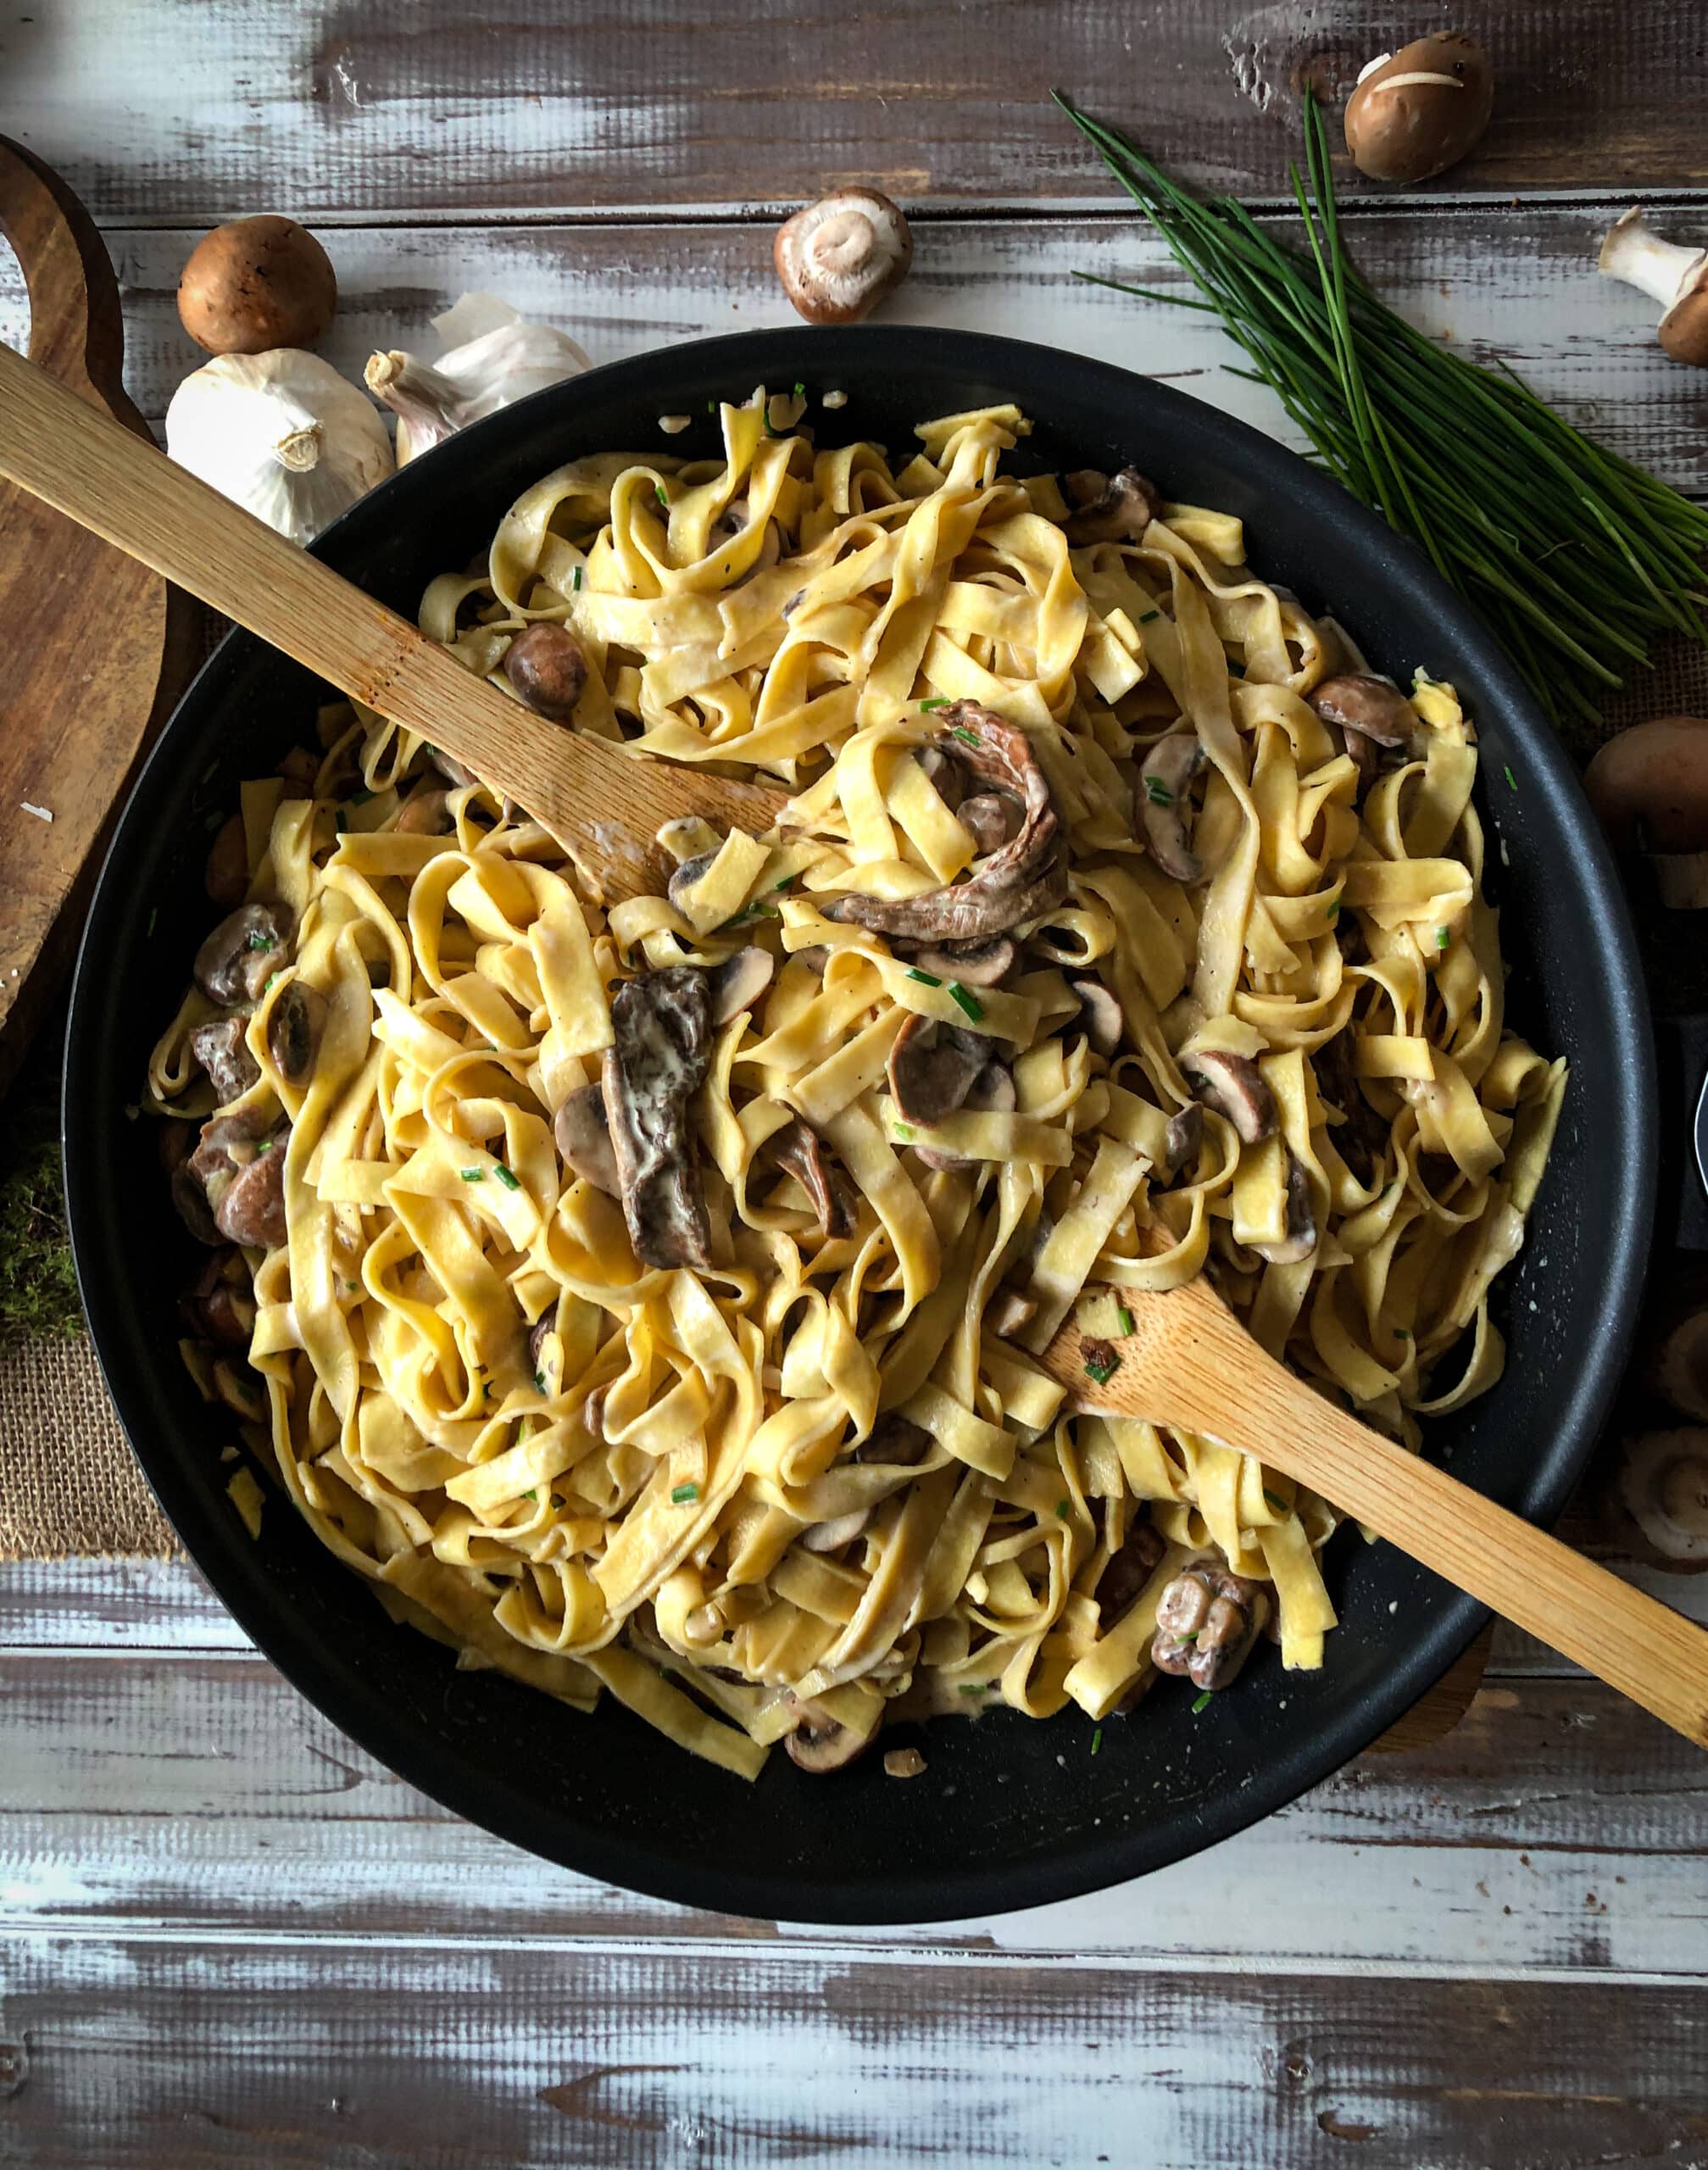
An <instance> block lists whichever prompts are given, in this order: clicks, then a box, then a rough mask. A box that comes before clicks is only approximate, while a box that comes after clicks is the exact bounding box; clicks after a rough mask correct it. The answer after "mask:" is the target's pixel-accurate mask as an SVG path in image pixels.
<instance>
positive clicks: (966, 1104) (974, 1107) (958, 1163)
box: [915, 1058, 1020, 1168]
mask: <svg viewBox="0 0 1708 2170" xmlns="http://www.w3.org/2000/svg"><path fill="white" fill-rule="evenodd" d="M1019 1104H1020V1095H1019V1094H1018V1093H1016V1092H1015V1084H1014V1075H1013V1072H1012V1071H1010V1069H1009V1068H1008V1066H1007V1065H1006V1064H1005V1063H1002V1062H999V1061H997V1060H994V1058H993V1060H990V1061H989V1062H987V1063H986V1065H985V1066H984V1068H983V1069H982V1070H981V1071H980V1072H979V1073H978V1075H977V1077H975V1078H974V1079H973V1081H972V1083H971V1085H970V1086H969V1087H968V1088H967V1095H966V1098H965V1099H964V1100H963V1101H962V1102H961V1108H962V1110H964V1111H965V1113H966V1114H968V1115H997V1116H1004V1115H1012V1114H1013V1113H1014V1110H1015V1108H1016V1107H1018V1106H1019ZM915 1150H916V1151H917V1152H918V1154H919V1157H920V1159H921V1160H923V1161H924V1163H925V1165H926V1167H928V1168H971V1167H976V1166H978V1163H977V1162H976V1160H968V1159H967V1158H966V1157H965V1155H962V1154H960V1153H945V1152H944V1151H943V1149H941V1148H940V1147H938V1146H935V1145H921V1146H919V1147H917V1148H916V1149H915Z"/></svg>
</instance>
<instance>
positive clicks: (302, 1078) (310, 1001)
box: [267, 979, 326, 1090]
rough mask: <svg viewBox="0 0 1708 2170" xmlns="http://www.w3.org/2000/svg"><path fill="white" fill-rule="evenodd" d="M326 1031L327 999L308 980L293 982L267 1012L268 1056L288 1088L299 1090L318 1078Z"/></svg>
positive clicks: (282, 991)
mask: <svg viewBox="0 0 1708 2170" xmlns="http://www.w3.org/2000/svg"><path fill="white" fill-rule="evenodd" d="M325 1029H326V998H325V995H324V994H322V993H321V992H320V989H319V988H317V987H310V986H309V983H308V982H307V981H306V980H297V979H293V980H292V982H290V984H289V986H288V987H286V988H282V989H281V991H280V994H279V999H278V1000H277V1001H276V1002H275V1004H273V1006H272V1008H271V1009H270V1010H269V1011H268V1012H267V1054H268V1055H269V1057H270V1060H271V1061H272V1065H273V1067H274V1069H275V1070H276V1071H278V1073H279V1075H280V1077H282V1078H283V1079H284V1081H285V1082H286V1083H287V1085H292V1086H295V1087H296V1088H298V1090H300V1089H301V1088H303V1087H304V1086H306V1085H307V1083H308V1082H309V1078H310V1077H312V1076H313V1075H314V1062H315V1058H316V1057H317V1056H318V1055H319V1054H320V1035H321V1033H322V1032H325Z"/></svg>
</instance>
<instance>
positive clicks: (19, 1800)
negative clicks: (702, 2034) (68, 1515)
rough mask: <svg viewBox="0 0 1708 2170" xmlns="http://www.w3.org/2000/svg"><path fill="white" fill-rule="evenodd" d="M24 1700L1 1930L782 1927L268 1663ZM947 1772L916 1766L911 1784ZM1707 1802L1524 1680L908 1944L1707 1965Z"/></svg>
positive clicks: (714, 1932) (172, 1667)
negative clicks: (503, 1827)
mask: <svg viewBox="0 0 1708 2170" xmlns="http://www.w3.org/2000/svg"><path fill="white" fill-rule="evenodd" d="M0 1696H3V1699H4V1700H3V1709H4V1711H5V1725H6V1739H7V1749H6V1754H5V1756H4V1759H3V1763H0V1927H4V1928H11V1929H13V1930H14V1931H21V1932H30V1933H33V1934H58V1933H63V1932H64V1931H67V1930H84V1931H95V1932H97V1933H102V1934H129V1933H132V1932H135V1931H136V1930H138V1929H143V1930H146V1929H148V1928H153V1927H155V1926H157V1925H164V1927H165V1928H168V1929H170V1930H171V1931H173V1932H175V1933H186V1934H212V1935H222V1936H223V1935H239V1936H251V1935H261V1936H266V1935H272V1934H285V1935H293V1936H308V1937H314V1938H320V1939H342V1938H349V1937H356V1938H360V1939H367V1938H373V1937H410V1938H421V1937H426V1938H434V1937H440V1936H452V1937H465V1936H469V1937H474V1938H476V1939H521V1940H526V1939H533V1938H538V1937H552V1938H557V1939H582V1938H589V1937H592V1938H607V1937H610V1936H613V1935H626V1936H631V1937H632V1936H643V1937H656V1936H667V1937H668V1936H680V1935H684V1934H687V1935H691V1936H693V1937H695V1938H705V1937H711V1938H729V1937H732V1936H735V1937H740V1938H743V1939H752V1938H753V1937H754V1936H755V1935H761V1936H763V1935H765V1934H771V1933H770V1932H768V1931H765V1930H763V1929H759V1928H755V1926H754V1924H752V1923H748V1922H734V1921H732V1920H728V1919H724V1918H720V1917H715V1916H711V1915H704V1914H690V1913H687V1912H685V1911H682V1910H681V1909H679V1908H676V1907H673V1906H666V1905H665V1904H663V1903H661V1902H658V1901H654V1900H648V1899H644V1898H640V1897H637V1896H634V1895H630V1894H626V1893H622V1892H619V1891H616V1890H614V1889H610V1888H609V1887H607V1886H604V1885H603V1884H599V1883H593V1882H592V1881H591V1880H588V1879H585V1878H577V1877H574V1876H571V1875H569V1874H566V1873H564V1872H559V1871H557V1870H554V1869H549V1868H546V1867H542V1865H541V1864H539V1863H538V1862H537V1861H533V1860H532V1859H531V1858H530V1857H528V1856H525V1855H523V1854H521V1853H520V1852H517V1851H515V1850H513V1849H511V1848H509V1847H508V1846H506V1845H502V1844H500V1843H499V1842H498V1841H497V1840H494V1839H490V1838H488V1837H487V1836H486V1835H485V1834H484V1833H481V1832H480V1831H478V1830H476V1829H475V1828H473V1827H472V1826H470V1825H469V1824H466V1823H465V1822H462V1821H460V1819H459V1818H457V1817H453V1816H451V1815H450V1814H449V1813H448V1811H445V1810H443V1809H442V1808H440V1807H438V1806H437V1805H436V1804H435V1803H433V1802H431V1801H430V1800H427V1799H426V1797H425V1796H423V1795H421V1794H418V1793H416V1792H415V1791H414V1789H412V1788H410V1787H408V1786H406V1785H404V1784H403V1783H402V1781H401V1780H398V1779H397V1778H393V1777H392V1776H391V1774H390V1773H389V1772H386V1771H384V1770H382V1769H381V1767H379V1766H378V1765H377V1764H376V1763H375V1762H374V1761H372V1760H371V1759H370V1757H368V1756H367V1755H364V1754H363V1753H362V1752H361V1750H359V1749H357V1748H355V1747H354V1746H353V1744H351V1743H350V1742H348V1740H346V1739H344V1738H343V1737H342V1735H341V1734H340V1733H337V1731H336V1730H335V1729H334V1728H332V1727H331V1725H329V1724H328V1723H327V1722H325V1720H324V1719H323V1718H321V1717H320V1716H319V1715H318V1713H316V1712H315V1711H314V1710H312V1709H311V1708H310V1706H309V1705H308V1704H306V1703H305V1702H303V1700H302V1699H301V1698H300V1697H298V1695H297V1694H295V1693H294V1692H293V1691H292V1689H289V1688H288V1687H287V1686H286V1684H285V1683H284V1682H283V1681H282V1680H281V1678H279V1677H278V1675H277V1674H275V1672H272V1671H271V1669H270V1667H265V1666H259V1665H256V1664H253V1663H249V1662H246V1661H243V1660H242V1659H241V1658H239V1659H236V1660H233V1659H231V1658H224V1659H221V1658H213V1657H209V1658H194V1659H185V1658H176V1659H174V1658H164V1659H151V1660H149V1661H147V1662H142V1661H126V1660H114V1659H112V1658H89V1657H65V1658H21V1657H20V1658H14V1659H11V1660H8V1661H7V1662H6V1663H5V1664H4V1665H3V1666H0ZM564 1722H565V1723H579V1722H580V1721H579V1720H576V1719H575V1718H573V1717H570V1716H567V1715H566V1716H565V1721H564ZM1140 1722H1142V1720H1141V1721H1140ZM928 1753H929V1751H928V1750H927V1754H928ZM684 1769H685V1770H686V1769H687V1767H686V1766H684ZM931 1783H932V1779H931V1778H930V1774H929V1772H927V1773H926V1776H925V1777H923V1778H917V1779H915V1780H913V1781H912V1782H911V1786H912V1789H914V1790H912V1791H910V1795H909V1799H910V1801H911V1800H915V1798H916V1797H917V1795H918V1794H919V1792H921V1790H925V1789H929V1787H930V1785H931ZM1705 1810H1708V1764H1705V1763H1704V1761H1703V1759H1702V1758H1701V1757H1700V1756H1698V1755H1694V1754H1693V1753H1692V1752H1691V1751H1690V1750H1689V1748H1688V1747H1687V1746H1686V1745H1685V1744H1683V1743H1681V1742H1680V1741H1678V1740H1677V1739H1675V1738H1674V1737H1673V1736H1672V1735H1671V1734H1670V1733H1666V1731H1665V1729H1664V1728H1661V1727H1660V1726H1658V1725H1656V1724H1655V1723H1654V1722H1653V1721H1651V1720H1650V1719H1648V1718H1645V1717H1643V1716H1642V1715H1641V1714H1640V1713H1638V1712H1637V1711H1633V1710H1632V1709H1631V1708H1630V1707H1628V1706H1627V1705H1623V1704H1622V1703H1621V1702H1619V1701H1618V1700H1617V1699H1616V1697H1614V1696H1613V1695H1612V1694H1611V1693H1610V1692H1609V1691H1607V1690H1605V1689H1592V1688H1588V1687H1586V1686H1583V1685H1580V1684H1579V1683H1548V1682H1533V1683H1522V1684H1519V1683H1511V1684H1503V1685H1501V1686H1500V1687H1499V1688H1494V1689H1485V1690H1484V1691H1483V1694H1481V1695H1480V1696H1479V1697H1478V1698H1477V1702H1476V1703H1475V1704H1474V1705H1473V1706H1472V1711H1471V1712H1470V1713H1469V1715H1468V1716H1467V1717H1466V1719H1465V1720H1464V1721H1463V1722H1461V1724H1460V1726H1459V1727H1458V1728H1456V1729H1455V1732H1454V1733H1452V1734H1451V1735H1449V1737H1448V1738H1447V1739H1445V1740H1444V1741H1442V1742H1439V1743H1438V1744H1434V1745H1433V1746H1432V1747H1430V1748H1427V1749H1424V1750H1415V1751H1412V1752H1410V1753H1409V1754H1404V1755H1384V1756H1377V1757H1370V1758H1365V1759H1361V1760H1360V1761H1357V1762H1355V1763H1354V1764H1352V1765H1350V1766H1349V1767H1348V1768H1347V1769H1346V1770H1345V1771H1344V1772H1341V1773H1340V1774H1339V1775H1338V1777H1337V1778H1334V1779H1332V1780H1331V1781H1330V1782H1329V1783H1327V1784H1326V1785H1324V1786H1322V1787H1320V1788H1318V1789H1317V1790H1316V1792H1315V1793H1314V1794H1310V1795H1308V1796H1307V1797H1306V1799H1305V1800H1303V1801H1301V1802H1299V1803H1298V1804H1296V1805H1295V1806H1293V1807H1291V1808H1288V1809H1286V1810H1283V1811H1282V1812H1281V1813H1280V1814H1279V1815H1277V1816H1276V1817H1272V1818H1271V1819H1270V1820H1269V1821H1268V1822H1266V1823H1265V1824H1263V1825H1261V1826H1260V1827H1258V1828H1255V1829H1254V1830H1252V1831H1250V1832H1247V1833H1243V1834H1242V1835H1241V1836H1240V1837H1239V1838H1238V1839H1233V1840H1232V1841H1230V1842H1229V1843H1228V1844H1227V1845H1226V1846H1224V1847H1222V1848H1221V1849H1219V1850H1217V1851H1216V1853H1215V1854H1214V1855H1212V1856H1206V1857H1205V1859H1203V1860H1201V1861H1198V1862H1195V1863H1194V1862H1188V1863H1184V1864H1182V1865H1181V1866H1179V1867H1176V1868H1174V1869H1171V1870H1168V1871H1166V1872H1163V1873H1161V1874H1159V1875H1156V1876H1154V1877H1151V1878H1147V1879H1146V1880H1144V1881H1143V1883H1138V1884H1134V1885H1132V1886H1129V1887H1128V1888H1127V1889H1126V1890H1125V1891H1123V1892H1121V1893H1118V1894H1104V1895H1099V1896H1097V1897H1095V1898H1093V1899H1089V1900H1075V1901H1070V1902H1068V1903H1066V1904H1065V1905H1062V1906H1055V1907H1051V1908H1048V1909H1045V1910H1043V1911H1038V1912H1033V1913H1026V1914H1019V1915H1011V1916H1007V1917H1002V1918H1000V1919H995V1920H989V1921H981V1922H963V1923H960V1924H957V1925H956V1926H955V1927H954V1928H949V1929H944V1928H929V1929H922V1930H921V1931H919V1932H917V1933H915V1934H914V1935H913V1936H912V1937H910V1938H907V1939H905V1940H908V1941H912V1942H915V1943H920V1944H924V1945H933V1946H935V1945H941V1944H943V1943H946V1942H949V1943H960V1944H966V1943H969V1942H971V1943H976V1944H982V1943H997V1944H1000V1945H1012V1946H1015V1947H1017V1948H1022V1949H1028V1950H1052V1951H1093V1950H1102V1951H1110V1952H1127V1953H1135V1952H1138V1953H1147V1954H1151V1955H1154V1956H1158V1957H1160V1958H1167V1957H1170V1956H1177V1955H1180V1954H1186V1953H1191V1952H1194V1951H1201V1950H1226V1951H1230V1952H1246V1953H1256V1954H1263V1955H1266V1956H1268V1957H1269V1958H1270V1959H1271V1960H1272V1961H1275V1962H1277V1963H1282V1964H1301V1965H1303V1964H1332V1965H1335V1966H1349V1965H1378V1966H1410V1967H1428V1968H1433V1969H1436V1970H1438V1971H1455V1970H1457V1971H1464V1972H1478V1971H1481V1970H1483V1969H1486V1968H1488V1967H1490V1966H1495V1965H1499V1966H1501V1967H1527V1968H1536V1969H1541V1970H1546V1971H1553V1970H1557V1969H1560V1968H1571V1969H1584V1968H1589V1969H1596V1970H1624V1969H1636V1970H1639V1971H1642V1972H1648V1973H1651V1974H1652V1973H1674V1974H1678V1975H1681V1976H1689V1975H1700V1974H1702V1973H1704V1972H1708V1967H1705V1961H1704V1944H1703V1925H1704V1918H1705V1913H1708V1900H1705V1896H1704V1892H1705V1856H1708V1813H1705ZM262 1863H264V1872H258V1864H262ZM1331 1891H1332V1893H1333V1894H1334V1903H1333V1904H1332V1906H1330V1905H1325V1904H1324V1895H1325V1893H1327V1892H1331ZM808 1934H811V1935H814V1936H817V1935H818V1934H820V1933H819V1932H809V1933H808ZM838 1934H839V1933H838ZM874 1940H876V1941H878V1942H882V1943H884V1944H890V1943H893V1942H895V1941H897V1940H898V1936H897V1933H896V1932H894V1931H892V1930H884V1931H882V1932H876V1933H874Z"/></svg>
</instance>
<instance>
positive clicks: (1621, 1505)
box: [1614, 1425, 1708, 1574]
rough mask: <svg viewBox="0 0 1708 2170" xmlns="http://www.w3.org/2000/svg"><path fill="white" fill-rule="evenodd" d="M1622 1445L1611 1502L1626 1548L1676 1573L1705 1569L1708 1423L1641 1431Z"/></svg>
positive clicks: (1707, 1566) (1707, 1550)
mask: <svg viewBox="0 0 1708 2170" xmlns="http://www.w3.org/2000/svg"><path fill="white" fill-rule="evenodd" d="M1620 1450H1621V1455H1622V1460H1621V1463H1620V1468H1619V1475H1618V1480H1617V1483H1616V1488H1615V1493H1614V1503H1615V1505H1616V1509H1617V1511H1618V1517H1619V1533H1620V1535H1621V1537H1622V1539H1623V1541H1624V1542H1625V1544H1627V1547H1628V1549H1629V1550H1631V1551H1633V1553H1635V1555H1637V1557H1638V1559H1639V1560H1646V1561H1649V1562H1650V1565H1652V1566H1660V1567H1668V1568H1671V1569H1672V1572H1674V1573H1675V1574H1699V1573H1700V1572H1702V1571H1703V1570H1705V1569H1708V1429H1705V1428H1704V1427H1702V1426H1700V1425H1691V1426H1681V1427H1679V1428H1678V1429H1677V1430H1675V1431H1666V1432H1644V1433H1639V1434H1638V1436H1637V1437H1636V1438H1630V1439H1624V1440H1622V1441H1621V1443H1620Z"/></svg>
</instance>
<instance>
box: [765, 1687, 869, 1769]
mask: <svg viewBox="0 0 1708 2170" xmlns="http://www.w3.org/2000/svg"><path fill="white" fill-rule="evenodd" d="M789 1700H790V1701H791V1702H792V1703H794V1704H795V1708H796V1710H797V1711H798V1713H799V1720H798V1723H797V1725H796V1727H795V1729H794V1731H793V1733H789V1734H788V1735H787V1737H786V1739H785V1740H784V1743H783V1745H784V1746H785V1747H786V1748H787V1750H788V1754H789V1761H790V1762H792V1763H793V1764H794V1765H795V1767H797V1769H798V1770H802V1771H813V1772H824V1771H840V1770H841V1769H842V1768H843V1766H844V1765H845V1764H848V1763H852V1762H853V1761H854V1758H855V1757H856V1756H857V1755H861V1754H862V1753H864V1751H865V1750H866V1749H867V1748H869V1747H870V1746H871V1739H872V1736H871V1734H870V1733H856V1732H855V1731H854V1728H853V1727H852V1726H844V1725H838V1724H837V1721H836V1720H835V1719H834V1718H833V1717H831V1716H830V1714H829V1712H828V1711H825V1710H823V1709H821V1707H820V1705H818V1704H816V1703H811V1702H804V1703H803V1702H797V1701H796V1699H795V1698H794V1697H793V1696H791V1697H790V1698H789Z"/></svg>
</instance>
